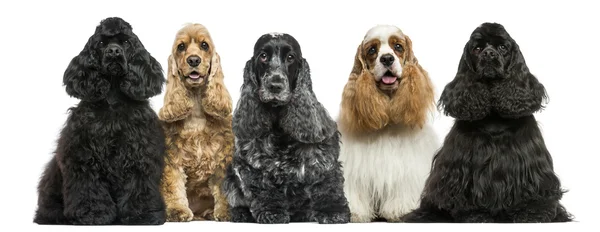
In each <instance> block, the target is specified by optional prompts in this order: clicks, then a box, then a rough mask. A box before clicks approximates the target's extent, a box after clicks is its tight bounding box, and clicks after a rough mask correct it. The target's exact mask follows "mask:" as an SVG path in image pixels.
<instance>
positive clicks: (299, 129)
mask: <svg viewBox="0 0 600 232" xmlns="http://www.w3.org/2000/svg"><path fill="white" fill-rule="evenodd" d="M281 115H282V117H281V120H280V121H279V126H280V127H281V128H282V129H283V131H284V132H285V133H287V134H289V135H290V136H291V137H292V138H294V139H296V140H298V141H300V142H303V143H318V142H321V141H323V140H325V139H327V138H329V137H331V136H333V134H334V133H335V132H337V124H336V123H335V121H334V120H333V119H332V118H331V117H330V115H329V112H327V110H326V109H325V107H323V105H321V103H320V102H319V101H318V100H317V98H316V96H315V94H314V92H313V90H312V81H311V78H310V67H309V65H308V62H306V60H305V59H304V58H303V59H302V67H301V68H300V70H299V73H298V82H297V85H296V88H295V90H294V92H293V94H292V99H291V101H290V102H289V103H288V104H287V105H285V106H283V110H282V111H281Z"/></svg>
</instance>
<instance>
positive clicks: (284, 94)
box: [259, 73, 291, 103]
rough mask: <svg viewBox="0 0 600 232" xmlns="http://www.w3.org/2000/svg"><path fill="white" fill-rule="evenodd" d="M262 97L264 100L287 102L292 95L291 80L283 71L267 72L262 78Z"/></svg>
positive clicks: (260, 92)
mask: <svg viewBox="0 0 600 232" xmlns="http://www.w3.org/2000/svg"><path fill="white" fill-rule="evenodd" d="M261 82H262V85H261V88H260V91H259V94H260V98H261V100H262V101H263V102H276V103H283V102H287V101H288V100H289V98H290V96H291V94H290V89H289V83H288V82H289V80H288V78H287V76H285V75H283V74H281V73H274V74H270V75H269V74H267V75H265V76H263V78H261Z"/></svg>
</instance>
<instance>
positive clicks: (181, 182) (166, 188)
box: [161, 164, 194, 222]
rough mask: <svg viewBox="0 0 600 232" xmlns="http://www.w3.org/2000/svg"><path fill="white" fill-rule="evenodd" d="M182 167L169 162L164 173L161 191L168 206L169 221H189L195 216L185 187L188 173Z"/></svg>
mask: <svg viewBox="0 0 600 232" xmlns="http://www.w3.org/2000/svg"><path fill="white" fill-rule="evenodd" d="M182 169H183V168H180V167H176V166H174V165H172V164H167V165H166V166H165V171H164V173H163V179H162V182H161V193H162V195H163V197H164V199H165V204H166V206H167V221H169V222H188V221H191V220H192V218H193V217H194V214H193V213H192V210H191V209H190V208H189V203H188V199H187V194H186V189H185V184H186V175H185V173H184V172H183V170H182Z"/></svg>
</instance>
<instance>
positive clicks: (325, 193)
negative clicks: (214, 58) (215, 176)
mask: <svg viewBox="0 0 600 232" xmlns="http://www.w3.org/2000/svg"><path fill="white" fill-rule="evenodd" d="M241 91H242V93H241V97H240V100H239V102H238V104H237V109H236V111H235V114H234V119H233V131H234V134H235V136H236V138H235V153H234V156H233V161H232V164H231V165H230V166H229V167H228V169H227V177H226V179H225V182H224V184H223V190H224V192H225V193H226V194H227V197H228V200H229V203H230V212H231V220H232V221H234V222H257V223H289V222H315V221H316V222H318V223H347V222H348V221H349V219H350V210H349V208H348V202H347V200H346V198H345V196H344V193H343V183H344V177H343V175H342V170H341V164H340V162H339V161H338V156H339V151H340V141H339V139H340V134H339V132H338V130H337V125H336V123H335V121H333V120H332V119H331V117H330V116H329V114H328V112H327V111H326V110H325V108H324V107H323V106H322V105H321V104H320V103H319V102H318V100H317V99H316V97H315V94H314V93H313V91H312V83H311V79H310V69H309V66H308V63H307V62H306V60H305V59H304V58H303V57H302V54H301V50H300V45H299V44H298V42H297V41H296V39H294V38H293V37H292V36H290V35H288V34H265V35H263V36H261V37H260V38H259V39H258V41H257V42H256V44H255V47H254V56H253V57H252V58H251V59H250V60H249V61H248V62H247V63H246V67H245V70H244V83H243V86H242V90H241Z"/></svg>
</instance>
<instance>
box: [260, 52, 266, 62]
mask: <svg viewBox="0 0 600 232" xmlns="http://www.w3.org/2000/svg"><path fill="white" fill-rule="evenodd" d="M258 57H259V58H260V61H262V62H265V61H267V53H264V52H263V53H261V54H260V55H259V56H258Z"/></svg>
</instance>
